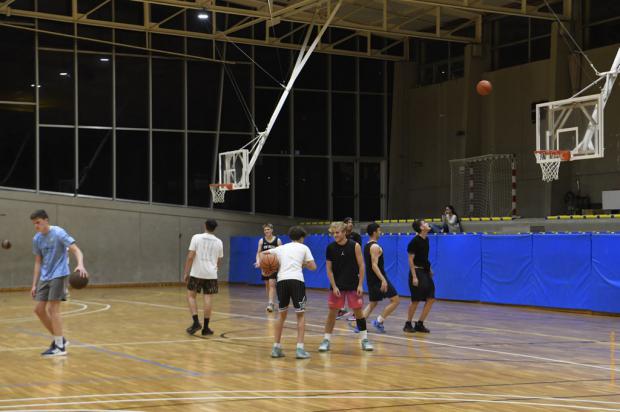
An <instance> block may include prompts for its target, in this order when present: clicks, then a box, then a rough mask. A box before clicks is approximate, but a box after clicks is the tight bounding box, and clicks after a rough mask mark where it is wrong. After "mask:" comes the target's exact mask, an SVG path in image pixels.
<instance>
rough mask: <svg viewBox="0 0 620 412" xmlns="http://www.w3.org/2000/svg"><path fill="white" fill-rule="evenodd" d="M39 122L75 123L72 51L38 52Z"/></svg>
mask: <svg viewBox="0 0 620 412" xmlns="http://www.w3.org/2000/svg"><path fill="white" fill-rule="evenodd" d="M39 79H40V81H39V83H40V86H41V87H40V88H39V99H40V111H39V113H40V122H41V123H46V124H67V125H69V124H75V118H74V113H75V99H74V90H75V87H74V70H73V53H66V52H50V51H40V52H39Z"/></svg>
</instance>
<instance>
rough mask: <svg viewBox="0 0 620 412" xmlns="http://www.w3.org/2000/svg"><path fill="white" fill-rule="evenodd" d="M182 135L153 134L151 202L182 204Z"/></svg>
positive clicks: (169, 133)
mask: <svg viewBox="0 0 620 412" xmlns="http://www.w3.org/2000/svg"><path fill="white" fill-rule="evenodd" d="M183 165H184V162H183V133H171V132H154V133H153V202H159V203H174V204H183V167H184V166H183Z"/></svg>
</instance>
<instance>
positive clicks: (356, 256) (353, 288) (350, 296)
mask: <svg viewBox="0 0 620 412" xmlns="http://www.w3.org/2000/svg"><path fill="white" fill-rule="evenodd" d="M330 232H331V233H332V235H333V236H334V242H332V243H330V244H329V245H328V246H327V250H326V263H325V266H326V269H327V276H328V278H329V284H330V286H331V291H330V293H329V296H328V300H327V302H328V308H329V313H328V315H327V320H326V321H325V337H324V339H323V341H322V342H321V345H320V346H319V352H327V351H329V348H330V341H331V334H332V331H333V330H334V325H335V324H336V315H337V313H338V310H339V309H340V308H342V307H343V306H344V305H345V301H346V303H347V304H348V306H349V308H351V310H353V313H354V314H355V318H356V323H357V326H358V328H359V330H360V331H361V339H360V345H361V347H362V350H365V351H371V350H373V347H372V345H371V343H370V342H369V341H368V332H367V331H366V319H365V318H364V316H363V311H362V307H363V306H364V300H363V296H364V287H363V284H364V259H363V257H362V248H361V246H360V245H359V244H358V243H356V242H354V241H353V240H350V239H347V237H346V233H345V225H344V223H332V225H331V227H330Z"/></svg>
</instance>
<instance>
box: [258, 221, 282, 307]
mask: <svg viewBox="0 0 620 412" xmlns="http://www.w3.org/2000/svg"><path fill="white" fill-rule="evenodd" d="M263 234H264V235H265V236H264V237H263V238H262V239H261V240H259V241H258V250H257V251H256V263H254V267H255V268H259V267H260V253H261V252H264V251H266V250H270V249H275V248H277V247H278V246H282V241H281V240H280V238H279V237H277V236H274V234H273V225H272V224H271V223H265V224H264V225H263ZM261 274H262V277H263V280H264V281H265V291H266V292H267V298H268V299H269V303H268V304H267V312H273V311H274V308H275V305H274V303H273V301H274V297H275V295H276V278H277V276H278V272H275V273H261Z"/></svg>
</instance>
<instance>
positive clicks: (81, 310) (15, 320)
mask: <svg viewBox="0 0 620 412" xmlns="http://www.w3.org/2000/svg"><path fill="white" fill-rule="evenodd" d="M67 303H69V304H73V305H78V306H81V307H80V308H77V309H73V310H70V311H67V312H61V315H62V316H63V317H65V316H69V315H71V314H74V313H78V312H83V311H85V310H86V309H88V305H86V304H84V303H78V302H77V301H71V302H67ZM97 305H103V303H97ZM32 308H34V305H32V306H31V307H30V310H29V312H30V313H32ZM35 320H36V321H38V320H39V318H37V317H36V316H35V315H34V314H33V315H31V316H23V317H21V318H12V319H2V320H0V323H18V322H24V321H35Z"/></svg>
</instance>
